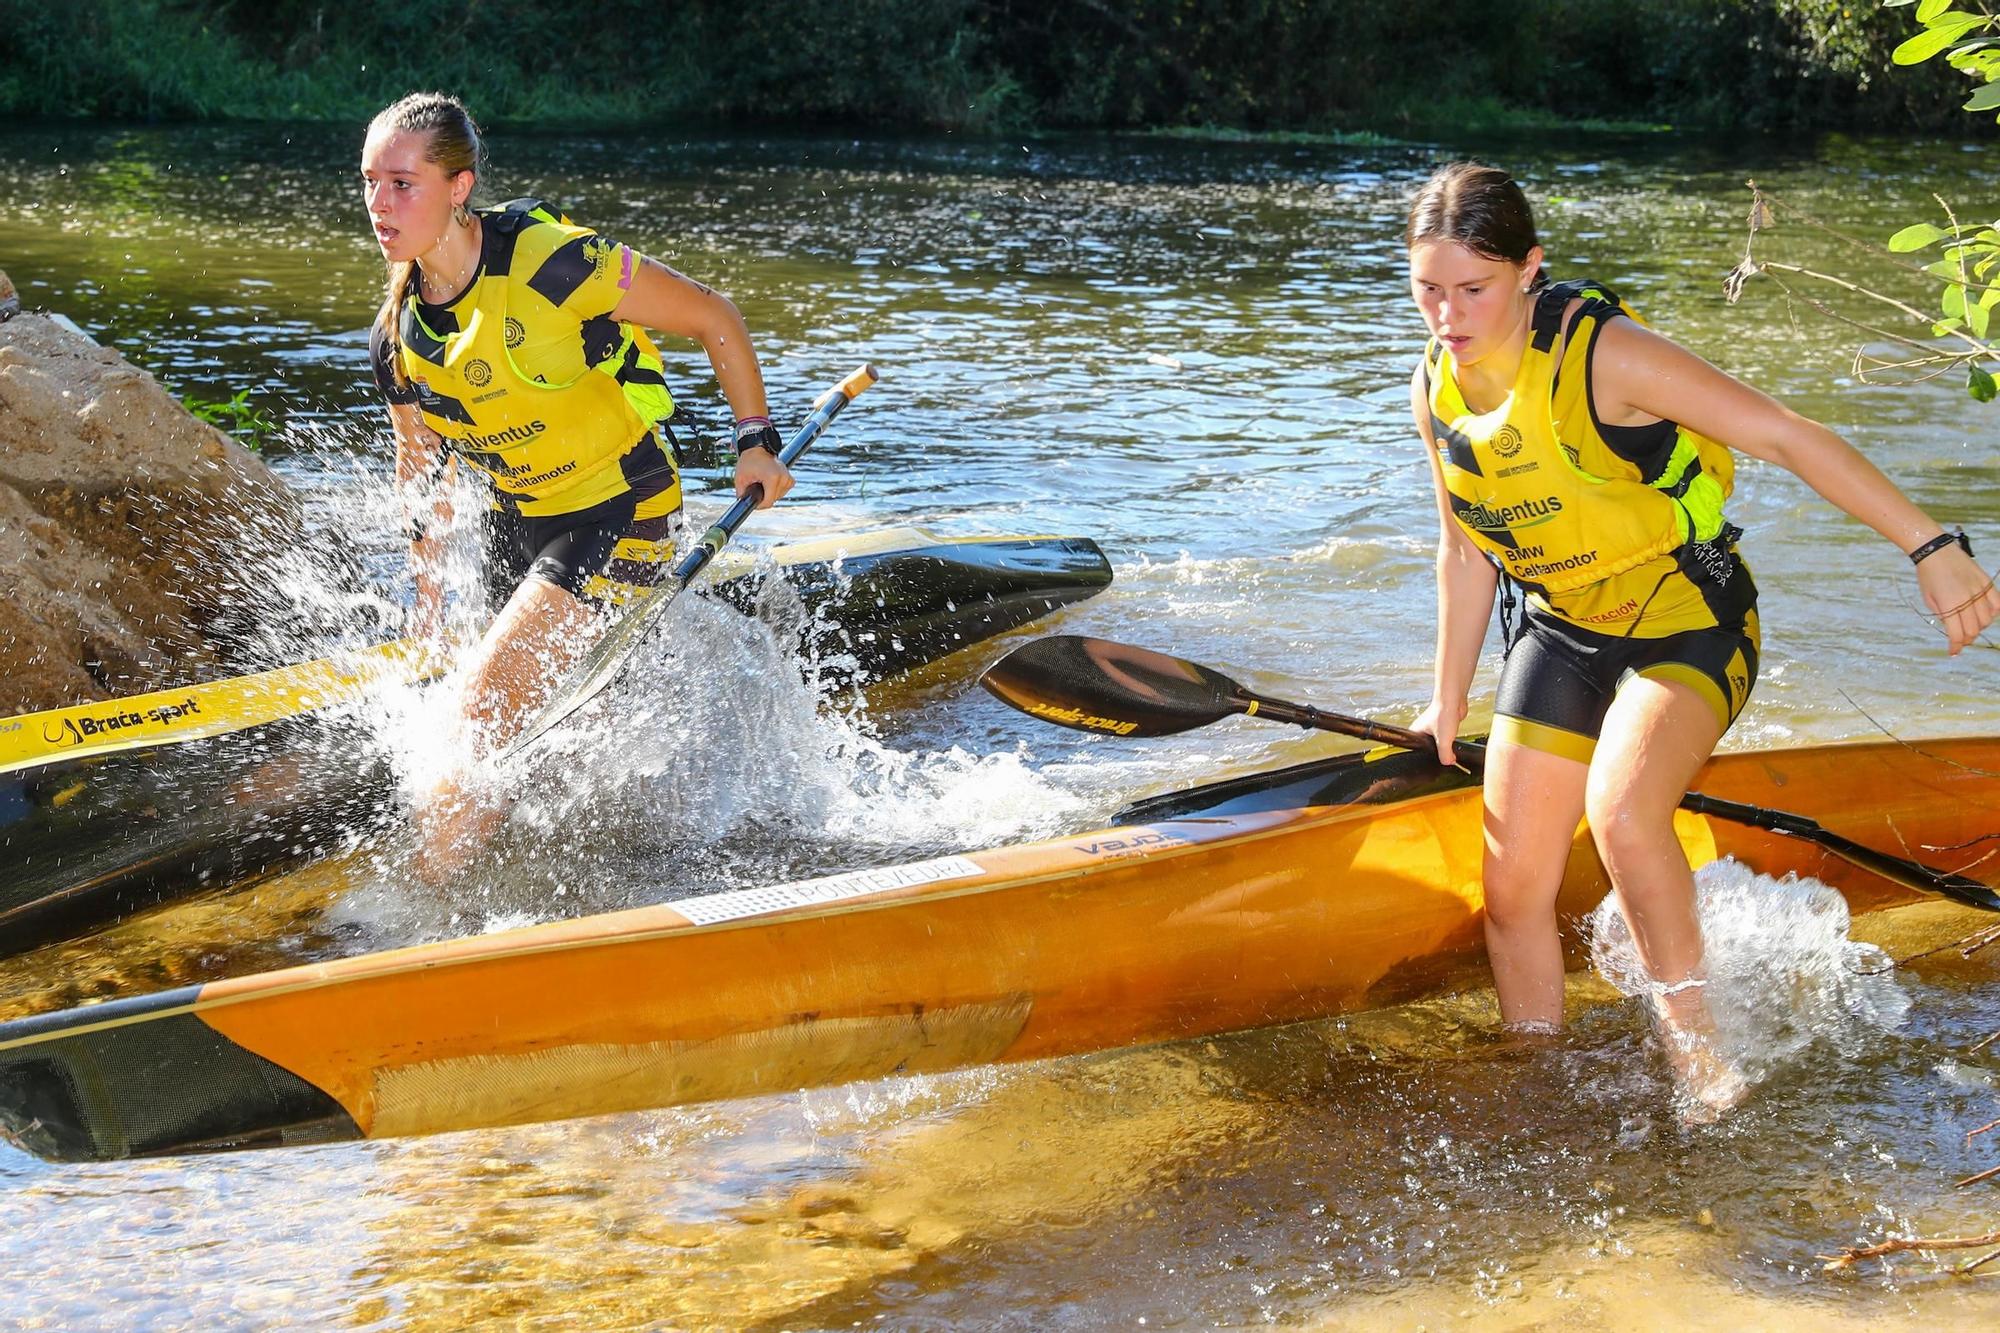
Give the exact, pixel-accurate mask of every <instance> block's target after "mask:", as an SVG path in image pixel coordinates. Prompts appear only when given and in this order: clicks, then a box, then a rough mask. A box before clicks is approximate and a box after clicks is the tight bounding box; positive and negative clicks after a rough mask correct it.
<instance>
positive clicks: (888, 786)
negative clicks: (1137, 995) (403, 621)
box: [339, 594, 1102, 942]
mask: <svg viewBox="0 0 2000 1333" xmlns="http://www.w3.org/2000/svg"><path fill="white" fill-rule="evenodd" d="M639 653H640V656H639V657H638V658H637V659H636V660H634V661H633V662H632V663H631V664H630V666H629V667H628V670H627V673H626V675H625V677H624V678H623V679H622V680H621V681H620V682H619V683H618V684H616V685H614V686H613V688H612V689H610V690H609V691H607V692H606V694H605V695H604V696H603V697H602V698H600V699H599V700H597V701H594V702H593V703H592V704H591V705H589V706H587V707H586V708H585V709H584V710H582V711H581V712H580V713H578V714H577V716H576V717H575V718H573V719H572V720H571V721H569V722H568V723H566V724H565V725H564V726H563V727H561V728H558V729H557V730H555V731H554V732H551V733H550V734H549V735H548V736H547V737H545V738H544V739H543V740H542V741H540V742H538V743H537V744H536V745H535V746H533V747H531V748H530V749H529V750H528V751H527V752H526V753H524V754H523V755H521V756H520V757H519V758H518V759H517V760H510V761H508V762H507V763H506V764H505V765H504V771H503V768H502V766H498V765H495V764H494V763H492V762H490V761H489V762H486V763H484V764H481V765H479V766H478V767H477V768H476V769H474V770H473V771H472V772H471V773H470V774H469V775H466V776H469V777H470V778H471V781H472V786H473V788H474V789H475V790H476V791H477V792H478V794H479V795H480V796H481V797H482V798H484V799H488V800H492V801H494V802H496V803H501V804H511V810H510V812H509V814H508V818H507V822H506V824H505V826H504V827H503V828H502V829H501V831H500V832H499V833H498V835H497V836H496V837H495V838H494V839H493V841H492V842H491V843H490V844H489V846H488V847H487V848H485V849H484V850H483V851H482V852H481V854H480V856H479V857H478V867H479V868H478V869H477V871H476V872H475V873H474V874H472V875H471V876H469V877H467V878H466V879H465V881H464V882H462V883H458V884H454V885H452V886H450V887H448V888H445V889H443V890H422V889H419V888H418V887H417V886H416V877H415V876H414V875H413V874H412V864H411V857H412V855H413V853H414V851H415V843H414V841H413V839H412V838H411V837H410V836H409V835H408V833H407V832H402V833H399V834H398V835H396V836H395V837H392V838H391V839H389V840H387V841H386V842H385V844H384V845H383V847H382V848H381V849H380V850H379V851H378V853H377V854H376V856H375V857H374V870H375V873H374V874H373V875H372V876H371V880H372V882H370V883H368V884H365V885H363V886H361V887H360V888H358V889H357V890H356V891H354V892H352V893H350V894H349V895H348V896H347V901H346V902H345V903H344V904H343V905H342V907H341V908H340V909H339V915H340V916H341V917H342V918H343V919H345V920H347V921H348V922H350V923H352V924H356V925H359V926H361V927H363V928H364V929H366V930H367V931H368V932H369V933H370V934H371V935H373V936H374V937H376V938H377V939H378V940H379V939H384V938H385V937H386V938H394V939H396V940H397V941H398V942H407V941H408V940H410V939H412V938H422V937H437V936H440V935H444V934H452V933H464V932H466V931H468V930H491V929H499V928H503V927H506V926H513V925H522V924H527V923H528V922H530V921H535V920H545V919H548V918H550V917H553V916H568V915H573V914H575V913H577V912H582V911H608V910H614V909H617V908H621V907H629V906H635V905H639V904H643V903H652V902H660V901H666V900H671V899H673V898H681V897H688V896H692V895H697V894H702V893H709V892H717V891H721V890H725V889H731V888H740V887H744V886H746V885H753V884H767V883H772V882H776V881H781V880H784V879H788V878H804V877H810V876H816V875H822V874H828V873H833V872H835V871H838V870H842V869H849V868H853V867H854V866H857V865H862V864H877V863H880V862H881V861H882V860H883V859H885V858H891V859H914V858H918V857H923V856H930V855H937V854H941V853H943V852H947V851H962V850H966V849H968V848H971V847H976V846H983V845H990V844H992V843H996V842H1001V841H1009V840H1014V839H1020V838H1033V837H1046V836H1051V835H1053V834H1055V833H1056V832H1058V831H1060V830H1062V829H1063V828H1065V827H1069V826H1073V825H1075V824H1076V823H1077V822H1078V820H1079V817H1080V813H1081V812H1082V811H1084V810H1085V809H1086V808H1087V807H1088V804H1089V803H1088V801H1087V800H1086V799H1085V798H1084V797H1083V796H1081V795H1078V794H1074V793H1072V792H1070V791H1069V790H1067V789H1066V787H1065V785H1064V783H1063V782H1062V781H1061V780H1059V779H1057V778H1051V777H1049V776H1045V775H1043V774H1040V773H1037V772H1036V771H1034V770H1033V769H1032V768H1030V767H1029V766H1028V764H1027V762H1026V760H1025V757H1024V756H1023V755H1022V754H1021V753H1018V752H1013V751H1003V752H998V753H994V754H988V755H975V754H972V753H969V752H967V751H966V750H964V749H962V748H959V747H957V746H952V747H948V748H945V749H942V750H937V751H930V752H923V753H907V752H903V751H898V750H896V749H893V748H891V747H889V746H888V745H885V744H884V743H883V742H882V741H881V740H880V739H878V737H877V736H876V735H875V734H874V731H873V729H872V726H871V723H870V720H869V717H868V715H867V713H866V712H865V711H864V710H862V709H860V708H858V707H856V708H854V709H851V710H848V711H841V710H838V709H834V708H831V707H829V706H828V705H827V703H826V701H825V696H824V694H823V693H822V692H821V691H820V690H818V689H816V688H815V686H814V684H813V676H814V671H813V664H811V663H806V664H804V667H805V669H804V671H803V672H802V670H801V663H800V662H799V661H798V660H797V659H796V657H795V656H794V655H793V654H792V653H791V652H790V651H789V649H788V647H787V643H786V639H785V637H784V636H783V634H782V632H781V631H774V629H773V628H772V627H771V626H770V625H768V624H766V623H765V622H764V621H762V620H760V619H756V618H752V617H748V616H745V615H743V614H741V613H740V612H738V611H736V610H734V609H732V608H730V607H728V606H726V605H724V604H722V603H720V602H717V601H714V600H711V599H709V598H705V597H702V596H699V595H694V594H690V595H688V596H685V597H683V598H681V599H680V600H679V601H678V602H677V604H676V605H675V607H674V609H673V612H672V614H671V617H670V618H669V620H668V621H667V623H666V626H665V628H664V631H663V632H661V633H660V634H658V635H657V636H656V637H655V639H654V640H653V641H652V642H650V643H648V644H646V645H644V646H643V647H642V648H641V649H640V650H639ZM454 686H455V682H453V681H446V682H444V683H443V685H442V686H441V687H439V686H434V687H433V688H432V692H431V693H428V694H426V693H420V692H418V691H415V690H409V691H402V692H398V693H396V694H393V695H387V696H384V698H383V701H382V703H383V710H384V711H383V723H382V727H381V731H380V734H381V735H382V736H383V737H384V738H385V740H387V741H388V743H389V745H390V748H391V750H392V754H393V766H394V768H395V771H396V775H397V781H398V786H399V788H400V789H401V791H402V792H403V794H404V797H405V799H406V801H407V800H408V799H409V798H410V797H412V796H414V795H415V794H416V793H418V792H422V791H425V790H427V789H428V788H429V786H430V784H431V783H433V782H434V781H435V780H436V779H437V778H438V777H439V776H440V775H442V774H443V773H444V772H446V771H447V770H448V769H451V768H453V767H454V766H455V764H456V762H457V758H456V748H457V746H458V740H457V736H458V727H457V724H456V720H455V718H454V716H453V711H454V710H452V709H451V708H448V707H440V706H439V704H438V702H437V698H438V697H439V696H438V695H437V693H436V692H437V691H438V690H439V689H440V688H441V689H443V690H445V691H447V692H448V691H450V690H451V689H453V688H454ZM444 697H449V695H448V693H447V695H446V696H444ZM1065 771H1067V770H1065ZM1091 777H1092V779H1093V781H1100V780H1101V778H1102V775H1101V774H1092V775H1091ZM1086 785H1088V784H1086Z"/></svg>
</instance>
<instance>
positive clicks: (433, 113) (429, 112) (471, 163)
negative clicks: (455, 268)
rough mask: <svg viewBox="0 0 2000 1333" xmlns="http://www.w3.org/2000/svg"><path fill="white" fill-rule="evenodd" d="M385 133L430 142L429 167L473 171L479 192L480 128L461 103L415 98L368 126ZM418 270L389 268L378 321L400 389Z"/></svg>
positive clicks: (451, 172)
mask: <svg viewBox="0 0 2000 1333" xmlns="http://www.w3.org/2000/svg"><path fill="white" fill-rule="evenodd" d="M385 131H398V132H402V133H408V134H421V135H423V136H425V139H424V161H426V162H435V163H436V164H437V165H439V166H440V167H443V168H444V171H445V174H446V175H447V176H456V175H457V174H458V173H459V172H461V171H469V172H471V173H472V178H473V184H474V186H475V187H477V185H478V182H479V166H480V144H479V127H478V126H476V125H474V124H473V123H472V113H471V112H469V111H467V110H466V109H465V103H463V102H461V101H459V100H458V99H457V98H456V97H453V96H451V95H450V94H449V93H411V94H410V95H409V96H407V97H405V98H403V99H402V100H400V101H398V102H396V103H394V104H392V105H390V106H386V107H384V108H382V110H380V111H378V112H376V113H375V119H373V120H371V121H369V122H368V133H369V135H370V136H371V137H372V136H374V135H375V134H378V133H382V132H385ZM414 267H416V261H415V260H409V259H406V260H404V261H403V262H401V263H398V264H391V265H389V286H388V291H387V294H386V295H385V296H384V297H383V298H382V311H381V313H380V314H378V315H377V316H376V317H375V318H376V322H377V323H379V324H380V325H381V326H382V332H383V334H384V336H386V337H387V338H388V341H389V356H388V362H389V373H390V374H391V375H393V376H394V377H395V380H396V384H397V386H398V387H399V388H403V387H408V381H407V380H406V379H405V378H404V376H403V358H402V355H401V352H402V335H401V334H400V333H399V331H398V329H397V323H398V321H399V320H400V318H401V315H402V308H403V294H404V293H405V292H406V291H408V290H409V286H410V270H411V269H412V268H414Z"/></svg>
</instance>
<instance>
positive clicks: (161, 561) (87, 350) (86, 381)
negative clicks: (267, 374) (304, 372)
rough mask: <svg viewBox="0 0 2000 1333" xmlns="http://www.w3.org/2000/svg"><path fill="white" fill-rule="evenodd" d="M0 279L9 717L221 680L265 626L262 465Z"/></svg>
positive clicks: (281, 516)
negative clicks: (246, 641)
mask: <svg viewBox="0 0 2000 1333" xmlns="http://www.w3.org/2000/svg"><path fill="white" fill-rule="evenodd" d="M12 292H13V287H12V284H11V283H9V282H8V281H7V278H6V275H5V274H4V273H0V581H4V584H5V586H6V588H7V590H8V592H7V599H6V603H5V606H4V609H0V716H4V715H6V714H11V713H17V712H25V711H29V710H32V709H39V708H53V707H57V706H60V705H64V704H71V703H79V702H82V701H85V700H90V699H101V698H107V697H110V696H112V695H117V694H128V693H132V692H135V691H138V690H146V689H162V688H166V687H168V686H171V685H177V684H181V683H184V682H187V681H192V680H199V679H204V678H211V677H213V676H215V675H217V674H220V673H221V672H223V671H225V670H227V669H229V668H230V667H231V666H232V665H235V664H234V663H232V662H231V661H230V658H229V646H230V643H231V641H232V639H233V638H234V637H235V636H236V633H237V632H238V631H240V630H241V629H243V628H244V627H245V626H248V625H252V624H255V623H257V621H258V620H259V618H260V617H262V616H265V615H267V614H270V613H271V612H272V611H273V610H274V609H275V608H274V607H273V606H272V600H273V597H274V593H273V592H272V591H271V589H272V588H273V587H274V586H276V584H277V583H278V582H279V581H278V580H277V579H275V578H274V577H273V572H274V569H275V566H276V563H277V562H279V561H282V560H283V559H285V558H286V557H287V554H288V553H294V552H297V551H298V550H299V542H298V538H299V509H298V505H297V503H296V501H295V500H294V498H293V496H292V495H291V493H290V491H289V489H288V488H287V487H286V486H285V484H284V482H282V481H281V480H279V479H278V477H277V476H276V475H275V474H274V473H272V471H271V470H270V468H268V467H266V466H265V465H264V463H263V462H262V461H261V460H260V459H258V458H257V457H256V456H255V455H254V454H251V453H249V452H248V451H247V450H245V449H243V448H242V447H240V446H239V445H237V444H236V443H235V442H234V441H232V440H230V439H229V438H228V437H227V436H225V435H223V434H222V433H221V432H220V431H218V430H216V429H215V428H214V427H212V426H210V425H208V424H206V423H205V422H202V421H200V420H197V419H196V418H195V417H193V416H192V415H190V414H189V413H188V411H187V410H186V409H185V408H183V407H182V406H181V405H180V403H179V402H177V401H176V400H175V399H174V398H173V397H172V395H170V394H168V393H167V392H166V391H165V390H164V389H162V388H161V387H160V386H159V384H158V382H156V381H155V380H154V379H153V377H152V376H151V375H149V374H147V373H146V372H145V371H143V370H139V369H138V368H136V367H134V366H132V365H131V364H129V363H128V362H126V360H125V359H124V358H123V357H121V356H120V355H119V354H118V353H117V352H115V351H112V350H111V349H109V348H106V347H101V346H99V345H98V344H96V343H94V342H92V341H91V340H90V339H89V338H87V337H84V336H83V335H82V334H80V333H77V332H75V331H74V330H73V329H72V328H69V327H65V325H64V324H63V323H62V322H59V321H57V320H55V319H52V318H47V317H44V316H41V315H36V314H30V313H11V316H10V311H18V310H19V306H18V303H17V302H10V300H9V298H10V297H11V296H12Z"/></svg>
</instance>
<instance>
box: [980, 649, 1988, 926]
mask: <svg viewBox="0 0 2000 1333" xmlns="http://www.w3.org/2000/svg"><path fill="white" fill-rule="evenodd" d="M979 683H980V684H981V685H984V686H985V687H986V688H987V689H988V690H990V691H991V692H992V693H993V694H994V695H996V696H997V697H998V698H999V699H1000V700H1001V701H1002V702H1003V703H1006V704H1008V705H1010V706H1011V707H1014V708H1018V709H1020V710H1021V711H1022V712H1024V713H1027V714H1028V715H1030V716H1031V717H1038V718H1041V719H1042V720H1043V721H1045V722H1053V723H1056V724H1057V725H1058V726H1064V727H1071V728H1074V729H1076V730H1078V731H1094V732H1100V733H1106V734H1109V735H1113V736H1173V735H1177V734H1179V733H1180V732H1183V731H1193V730H1194V729H1196V728H1197V727H1205V726H1207V725H1208V724H1209V723H1211V722H1219V721H1221V720H1222V719H1223V718H1225V717H1230V716H1233V715H1235V714H1238V713H1240V714H1242V715H1244V716H1245V717H1260V718H1268V719H1270V720H1271V721H1273V722H1289V723H1292V724H1293V725H1295V726H1301V727H1310V728H1314V729H1316V730H1319V731H1332V732H1338V733H1339V734H1341V735H1343V736H1355V737H1359V738H1360V739H1362V740H1364V741H1381V742H1384V743H1386V744H1389V745H1394V746H1398V747H1400V748H1402V749H1405V750H1415V751H1417V752H1418V753H1434V752H1435V751H1436V749H1437V742H1436V741H1434V740H1433V739H1432V738H1431V737H1429V736H1427V735H1425V734H1424V733H1423V732H1421V731H1411V730H1409V729H1408V728H1407V727H1398V726H1392V725H1390V724H1389V723H1386V722H1374V721H1371V720H1369V719H1368V718H1363V717H1350V716H1347V715H1346V714H1343V713H1330V712H1326V711H1324V710H1322V709H1318V708H1313V707H1310V706H1308V705H1305V704H1295V703H1286V702H1285V701H1284V700H1281V699H1272V698H1269V697H1267V696H1265V695H1261V694H1257V693H1256V692H1254V691H1252V690H1249V689H1246V688H1245V687H1244V686H1242V685H1240V684H1238V683H1237V682H1236V681H1233V680H1231V679H1230V678H1229V677H1228V676H1225V675H1223V674H1222V673H1221V672H1220V671H1217V670H1215V669H1214V668H1212V667H1206V666H1203V665H1201V664H1200V663H1199V662H1190V661H1188V660H1186V659H1185V658H1180V657H1170V656H1168V655H1167V654H1165V653H1160V652H1154V651H1153V650H1152V649H1150V648H1138V647H1134V646H1133V645H1131V644H1125V643H1114V642H1112V641H1111V640H1109V639H1091V638H1085V637H1083V636H1081V635H1074V634H1058V635H1051V636H1050V637H1048V638H1044V639H1037V640H1035V641H1034V642H1033V643H1029V644H1026V645H1024V646H1022V647H1020V648H1016V649H1015V650H1014V651H1013V652H1011V653H1009V654H1007V656H1005V657H1003V658H1001V659H1000V660H999V661H998V662H996V663H994V664H993V665H992V666H991V667H989V668H988V669H987V671H986V674H985V675H983V676H981V677H980V679H979ZM1453 749H1454V750H1455V752H1456V753H1457V754H1458V756H1459V758H1460V761H1461V762H1462V763H1463V764H1464V766H1465V767H1467V768H1468V769H1469V770H1471V771H1473V772H1477V771H1478V770H1479V769H1480V767H1481V766H1482V764H1483V763H1484V761H1485V758H1486V747H1485V746H1483V745H1481V744H1480V743H1479V742H1477V741H1457V742H1455V743H1454V745H1453ZM1681 808H1682V809H1683V810H1689V811H1692V812H1693V813H1695V814H1699V815H1708V816H1711V817H1713V818H1716V819H1726V820H1729V821H1731V822H1732V823H1737V824H1748V825H1750V826H1751V827H1753V828H1760V829H1763V830H1765V831H1767V832H1770V833H1782V834H1784V835H1785V836H1786V837H1791V838H1799V839H1802V840H1803V841H1806V842H1810V843H1814V844H1817V845H1818V846H1820V847H1823V848H1825V849H1826V850H1827V851H1829V852H1831V853H1833V854H1834V855H1835V856H1837V857H1839V858H1840V859H1841V860H1843V861H1847V862H1849V863H1850V864H1853V865H1857V866H1860V867H1861V868H1862V869H1863V870H1866V871H1868V872H1869V873H1871V874H1874V875H1879V876H1881V877H1882V878H1883V879H1886V880H1888V881H1889V882H1890V883H1892V884H1900V885H1902V886H1903V887H1904V888H1906V889H1913V890H1915V891H1916V892H1919V893H1934V894H1938V895H1940V896H1942V897H1946V898H1950V899H1951V900H1953V901H1954V902H1959V903H1963V904H1965V905H1966V906H1968V907H1977V908H1981V909H1983V910H1985V911H1988V912H2000V893H1995V892H1994V890H1993V889H1992V888H1990V887H1988V886H1987V885H1985V884H1982V883H1980V882H1979V881H1978V880H1976V879H1973V878H1971V877H1970V876H1967V875H1960V874H1956V873H1954V872H1952V871H1949V870H1939V869H1937V868H1936V867H1934V866H1927V865H1924V864H1923V863H1922V862H1920V861H1912V860H1908V859H1907V858H1904V857H1900V856H1891V855H1889V854H1888V853H1887V852H1883V851H1878V850H1876V849H1875V848H1873V847H1867V846H1864V845H1862V844H1861V843H1858V842H1855V841H1853V840H1851V839H1849V838H1845V837H1842V836H1841V835H1840V834H1838V833H1835V832H1833V831H1832V830H1831V829H1828V828H1824V827H1822V826H1821V825H1820V824H1819V822H1818V821H1816V820H1813V819H1809V818H1807V817H1806V816H1805V815H1797V814H1791V813H1788V812H1786V811H1783V810H1769V809H1766V808H1764V807H1763V806H1757V805H1746V804H1744V803H1742V802H1740V801H1728V800H1723V799H1722V798H1720V797H1716V796H1705V795H1703V794H1702V793H1701V792H1695V791H1691V792H1689V793H1687V795H1685V796H1683V797H1682V798H1681Z"/></svg>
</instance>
